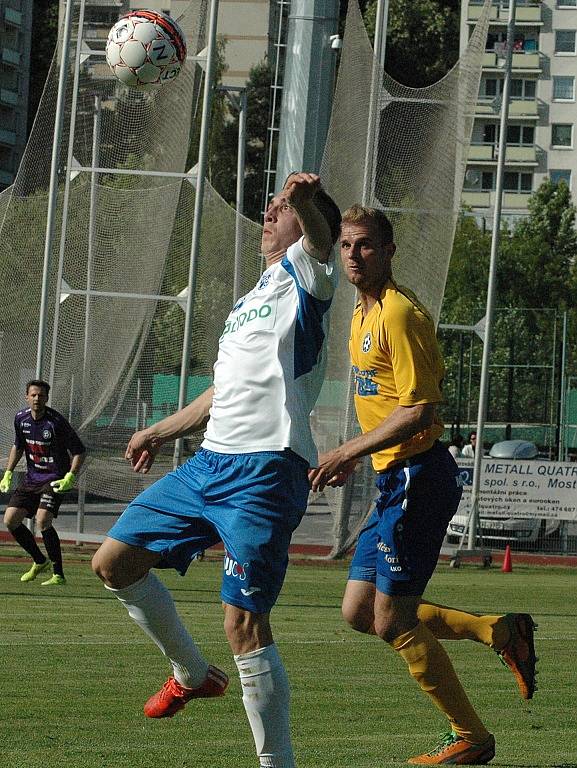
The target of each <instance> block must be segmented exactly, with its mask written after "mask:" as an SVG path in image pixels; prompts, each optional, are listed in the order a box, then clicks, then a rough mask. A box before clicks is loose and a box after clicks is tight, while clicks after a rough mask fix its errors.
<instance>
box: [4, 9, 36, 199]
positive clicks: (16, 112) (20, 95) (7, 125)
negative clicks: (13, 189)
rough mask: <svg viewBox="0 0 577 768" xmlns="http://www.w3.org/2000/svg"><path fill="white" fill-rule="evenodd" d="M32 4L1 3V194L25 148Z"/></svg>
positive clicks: (9, 182)
mask: <svg viewBox="0 0 577 768" xmlns="http://www.w3.org/2000/svg"><path fill="white" fill-rule="evenodd" d="M32 6H33V0H0V190H2V189H5V188H6V187H8V186H10V184H12V182H13V181H14V177H15V176H16V171H17V170H18V165H19V163H20V159H21V157H22V154H23V152H24V147H25V146H26V122H27V118H28V79H29V74H30V37H31V33H32Z"/></svg>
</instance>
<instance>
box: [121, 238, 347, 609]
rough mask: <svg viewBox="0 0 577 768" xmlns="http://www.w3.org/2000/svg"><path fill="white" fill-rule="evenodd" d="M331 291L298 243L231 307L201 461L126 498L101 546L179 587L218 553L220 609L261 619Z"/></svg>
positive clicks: (297, 474)
mask: <svg viewBox="0 0 577 768" xmlns="http://www.w3.org/2000/svg"><path fill="white" fill-rule="evenodd" d="M335 284H336V269H335V268H334V264H333V263H330V264H320V263H319V262H318V261H316V260H315V259H313V258H312V257H311V256H309V255H308V254H307V253H306V252H305V250H304V249H303V246H302V240H301V241H299V242H298V243H296V244H294V245H292V246H291V247H290V248H289V249H288V251H287V253H286V255H285V257H284V258H283V259H282V260H281V261H279V262H278V263H276V264H273V266H271V267H269V268H268V269H267V270H266V272H264V274H263V275H262V277H261V278H260V280H259V282H258V284H257V285H256V287H255V288H254V289H253V290H252V291H251V292H250V293H248V294H247V295H246V296H244V298H242V299H240V300H239V301H238V302H237V304H236V306H235V307H234V308H233V310H232V312H231V313H230V315H229V317H228V319H227V321H226V324H225V327H224V331H223V334H222V336H221V338H220V343H219V351H218V360H217V362H216V364H215V366H214V397H213V402H212V407H211V409H210V419H209V422H208V425H207V429H206V434H205V439H204V442H203V444H202V448H201V450H200V451H198V452H197V453H196V455H195V456H193V457H192V458H191V459H189V460H188V461H187V462H186V463H185V464H183V465H182V466H181V467H179V468H178V469H177V470H175V471H174V472H171V473H169V474H168V475H166V477H164V478H162V480H159V481H158V482H156V483H154V484H153V485H151V486H150V488H148V489H147V490H146V491H144V492H143V493H141V494H140V495H139V496H137V497H136V499H134V501H133V502H132V503H131V504H130V505H129V506H128V507H127V509H126V510H125V511H124V513H123V514H122V516H121V517H120V519H119V520H118V522H117V523H116V524H115V525H114V526H113V527H112V529H111V530H110V531H109V533H108V535H109V536H110V537H111V538H113V539H118V540H119V541H123V542H125V543H126V544H129V545H131V546H134V547H143V548H145V549H148V550H150V551H153V552H157V553H158V555H159V562H158V565H157V567H164V568H175V569H176V570H177V571H178V572H179V573H181V574H183V575H184V574H185V573H186V570H187V568H188V566H189V564H190V561H191V560H192V559H193V558H194V557H195V555H197V554H198V553H199V552H202V551H204V550H205V549H207V548H208V547H211V546H213V545H214V544H216V543H217V542H219V541H221V542H223V544H224V547H225V557H224V563H223V577H222V588H221V597H222V600H223V601H224V602H225V603H228V604H231V605H236V606H238V607H241V608H245V609H246V610H249V611H253V612H255V613H266V612H268V611H270V610H271V608H272V606H273V605H274V603H275V601H276V599H277V596H278V594H279V592H280V589H281V587H282V583H283V580H284V576H285V572H286V568H287V564H288V548H289V544H290V539H291V536H292V533H293V531H294V530H295V528H296V527H297V525H298V524H299V522H300V521H301V518H302V516H303V514H304V512H305V510H306V505H307V499H308V493H309V482H308V473H307V470H308V466H309V465H313V466H314V465H315V464H316V462H317V452H316V448H315V445H314V443H313V439H312V435H311V429H310V424H309V416H310V412H311V410H312V408H313V406H314V404H315V402H316V399H317V397H318V394H319V391H320V388H321V385H322V380H323V375H324V368H325V342H326V337H327V334H328V310H329V307H330V304H331V299H332V297H333V293H334V289H335Z"/></svg>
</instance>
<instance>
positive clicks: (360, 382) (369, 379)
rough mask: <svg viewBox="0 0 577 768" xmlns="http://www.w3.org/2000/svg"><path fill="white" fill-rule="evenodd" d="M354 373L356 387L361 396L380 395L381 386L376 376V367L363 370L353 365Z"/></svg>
mask: <svg viewBox="0 0 577 768" xmlns="http://www.w3.org/2000/svg"><path fill="white" fill-rule="evenodd" d="M353 375H354V377H355V388H356V391H357V395H358V396H359V397H370V396H372V395H378V393H379V387H378V385H377V382H376V381H374V377H375V376H376V375H377V369H376V368H369V369H367V370H365V371H361V370H360V369H359V368H357V366H356V365H353Z"/></svg>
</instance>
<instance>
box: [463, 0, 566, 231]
mask: <svg viewBox="0 0 577 768" xmlns="http://www.w3.org/2000/svg"><path fill="white" fill-rule="evenodd" d="M482 7H483V0H469V1H468V2H465V1H464V2H463V3H462V6H461V49H462V50H463V49H464V48H465V47H466V45H467V41H468V39H469V36H470V34H471V32H472V30H473V28H474V26H475V23H476V21H477V19H478V18H479V15H480V14H481V11H482ZM508 17H509V3H508V0H494V2H493V5H492V8H491V22H490V27H489V32H488V35H487V43H486V48H485V54H484V58H483V70H482V75H481V84H480V88H479V96H478V100H477V104H476V108H475V123H474V127H473V136H472V143H471V148H470V151H469V157H468V163H467V172H466V174H465V183H464V189H463V197H462V199H463V203H464V204H466V205H468V206H471V207H472V209H473V211H474V212H475V214H476V215H477V217H478V218H481V219H485V221H486V222H487V224H488V225H489V226H490V220H491V218H492V214H493V207H494V203H495V179H496V170H497V160H498V153H499V120H500V116H501V109H502V92H503V82H504V75H505V73H504V66H505V53H506V52H505V45H506V42H505V41H506V37H507V22H508ZM512 67H513V69H512V82H511V93H510V97H511V99H510V106H509V125H508V129H507V150H506V156H505V175H504V180H503V181H504V184H503V186H504V195H503V217H504V218H506V219H508V220H509V221H510V222H513V221H514V220H515V219H516V218H518V217H519V216H523V215H525V214H526V212H527V201H528V198H529V196H530V194H531V193H532V192H534V191H535V190H536V189H537V188H538V187H539V185H540V184H541V182H542V181H543V180H544V179H546V178H549V179H551V180H553V181H555V182H557V181H559V180H560V179H564V180H565V181H566V182H567V184H568V185H569V187H570V189H571V190H572V192H573V195H575V192H576V190H577V187H576V184H577V149H576V148H575V145H574V142H575V123H577V104H576V101H575V79H576V77H577V0H541V1H539V0H517V3H516V24H515V38H514V43H513V64H512Z"/></svg>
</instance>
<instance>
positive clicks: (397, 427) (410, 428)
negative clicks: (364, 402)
mask: <svg viewBox="0 0 577 768" xmlns="http://www.w3.org/2000/svg"><path fill="white" fill-rule="evenodd" d="M434 416H435V404H434V403H420V404H418V405H411V406H404V405H399V406H397V407H396V408H395V410H394V411H393V412H392V413H391V414H390V415H389V416H387V418H386V419H384V420H383V421H382V422H381V423H380V424H379V425H378V426H377V427H375V428H374V429H372V430H371V431H370V432H365V433H364V434H362V435H358V436H357V437H353V438H352V440H348V441H347V442H346V443H343V444H342V445H339V447H338V448H335V449H334V450H333V451H329V452H328V453H325V454H323V455H321V456H319V466H318V467H314V468H312V469H311V470H309V482H310V484H311V489H312V490H313V491H322V490H323V488H324V487H325V486H326V485H341V484H342V483H341V482H337V481H335V480H334V479H333V478H338V477H339V474H340V473H345V475H346V476H348V474H350V472H351V463H352V462H355V463H356V461H357V460H358V459H360V458H362V457H363V456H368V455H369V454H371V453H377V452H378V451H382V450H383V449H384V448H390V447H391V446H393V445H399V444H400V443H404V442H405V441H406V440H410V438H411V437H413V436H414V435H416V434H417V433H419V432H422V431H423V430H424V429H426V428H427V427H429V426H430V425H431V424H432V423H433V419H434ZM353 466H354V464H353ZM345 479H346V477H345Z"/></svg>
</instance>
